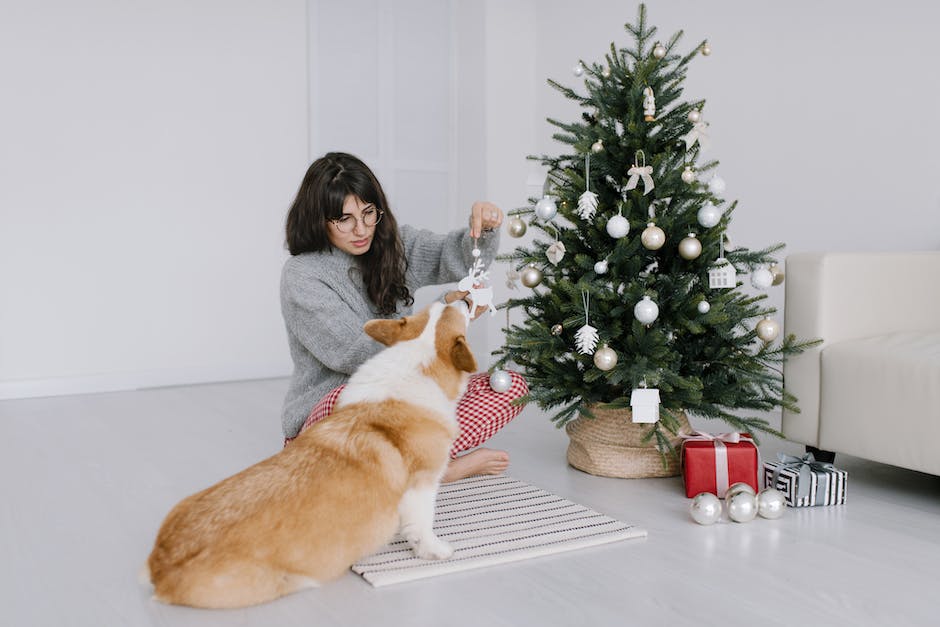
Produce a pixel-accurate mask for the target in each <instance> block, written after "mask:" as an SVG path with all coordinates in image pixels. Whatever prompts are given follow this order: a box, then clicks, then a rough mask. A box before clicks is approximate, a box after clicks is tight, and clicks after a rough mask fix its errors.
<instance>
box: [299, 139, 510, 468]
mask: <svg viewBox="0 0 940 627" xmlns="http://www.w3.org/2000/svg"><path fill="white" fill-rule="evenodd" d="M502 219H503V213H502V211H501V210H500V209H499V207H497V206H496V205H493V204H492V203H488V202H477V203H474V204H473V207H472V209H471V213H470V227H469V228H468V229H467V228H464V229H458V230H456V231H452V232H450V233H447V234H446V235H437V234H434V233H431V232H430V231H426V230H419V229H414V228H411V227H408V226H402V227H401V228H399V226H398V223H397V222H396V220H395V216H394V215H392V212H391V209H390V208H389V206H388V202H387V201H386V199H385V193H384V192H383V191H382V186H381V185H380V184H379V182H378V180H377V179H376V177H375V175H374V174H373V173H372V171H371V170H370V169H369V167H368V166H366V164H365V163H363V162H362V161H360V160H359V159H358V158H356V157H354V156H352V155H349V154H346V153H340V152H331V153H328V154H326V155H324V156H323V157H321V158H320V159H317V160H316V161H315V162H314V163H313V165H311V166H310V168H309V169H308V170H307V174H306V175H305V176H304V180H303V182H302V183H301V185H300V189H299V190H298V192H297V197H296V198H295V200H294V202H293V204H292V205H291V208H290V211H289V212H288V215H287V228H286V231H287V248H288V250H289V251H290V254H291V257H290V258H289V259H288V260H287V262H286V263H285V264H284V269H283V272H282V274H281V312H282V313H283V315H284V323H285V325H286V327H287V338H288V344H289V346H290V352H291V357H292V358H293V360H294V372H293V375H292V377H291V382H290V387H289V389H288V391H287V397H286V398H285V400H284V409H283V412H282V415H281V422H282V426H283V429H284V436H285V438H286V440H287V441H288V442H289V441H290V440H292V439H293V438H295V437H296V436H297V435H298V434H299V433H300V432H301V431H302V430H303V429H305V428H308V427H309V426H310V425H312V424H314V423H316V422H317V421H318V420H322V419H323V418H325V417H326V416H328V415H329V414H330V412H331V411H332V409H333V405H334V404H335V402H336V399H337V397H338V396H339V394H340V392H341V391H342V386H343V384H344V383H345V381H346V380H347V379H348V378H349V376H350V375H351V374H352V373H353V372H355V370H356V368H358V367H359V365H360V364H362V363H363V362H364V361H366V360H367V359H368V358H369V357H371V356H372V355H374V354H376V353H377V352H379V350H380V349H381V348H382V346H381V345H380V344H379V343H378V342H376V341H375V340H373V339H372V338H370V337H369V336H368V335H366V334H365V333H364V332H363V330H362V327H363V325H364V324H365V323H366V321H367V320H370V319H372V318H399V317H402V316H406V315H409V314H410V313H411V311H412V305H413V303H414V298H413V296H412V295H413V293H414V291H415V290H416V289H418V288H419V287H422V286H425V285H438V284H443V283H452V282H455V281H458V280H459V279H461V278H463V277H465V276H467V273H468V271H469V268H470V266H471V265H472V264H473V262H474V257H473V255H472V249H473V245H474V242H476V243H477V245H478V248H479V249H480V258H481V259H482V260H483V262H484V264H485V265H489V264H490V263H491V262H492V260H493V257H494V256H495V254H496V248H497V246H498V244H499V231H498V230H496V229H497V227H499V225H500V224H501V223H502ZM477 238H478V239H477ZM466 295H467V292H459V291H450V292H447V293H446V294H445V295H444V297H443V299H444V302H447V303H450V302H453V301H454V300H457V299H460V298H464V297H465V296H466ZM479 313H480V312H479V311H478V312H476V314H477V315H479ZM510 374H511V376H512V386H511V387H510V389H509V390H508V391H507V392H505V393H497V392H494V391H493V390H492V389H491V388H490V387H489V380H488V377H487V375H486V373H480V374H476V375H473V376H472V377H471V378H470V381H469V383H468V385H467V392H466V393H465V394H464V396H463V397H462V398H461V399H460V401H459V402H458V405H457V421H458V423H459V424H460V435H459V436H458V438H457V440H456V441H455V442H454V445H453V447H452V448H451V463H450V465H449V466H448V468H447V471H446V472H445V474H444V477H443V481H455V480H457V479H461V478H463V477H469V476H471V475H475V474H499V473H501V472H503V471H504V470H505V469H506V468H507V467H508V465H509V455H508V454H507V453H506V452H505V451H497V450H491V449H485V448H476V447H478V446H479V445H480V444H482V443H483V442H484V441H485V440H487V439H488V438H490V437H491V436H492V435H493V434H495V433H496V432H497V431H498V430H499V429H500V428H502V427H503V426H504V425H505V424H506V423H508V422H509V421H510V420H512V419H513V418H514V417H515V416H516V415H518V413H519V412H520V411H521V410H522V407H521V406H514V405H512V404H511V402H512V401H513V400H514V399H516V398H519V397H521V396H523V395H525V394H526V393H528V387H527V386H526V383H525V380H524V379H523V378H522V377H521V376H520V375H518V374H516V373H510ZM471 449H475V450H471ZM465 451H470V452H468V453H466V454H464V455H458V453H463V452H465Z"/></svg>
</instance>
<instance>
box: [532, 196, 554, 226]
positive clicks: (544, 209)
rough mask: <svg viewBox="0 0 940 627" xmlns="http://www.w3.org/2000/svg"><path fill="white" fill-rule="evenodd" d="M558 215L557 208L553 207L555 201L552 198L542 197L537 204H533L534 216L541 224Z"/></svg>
mask: <svg viewBox="0 0 940 627" xmlns="http://www.w3.org/2000/svg"><path fill="white" fill-rule="evenodd" d="M557 213H558V207H556V206H555V199H554V198H553V197H552V196H542V197H541V198H540V199H539V201H538V202H537V203H535V215H537V216H538V217H539V220H541V221H543V222H548V221H549V220H551V219H552V218H554V217H555V215H556V214H557Z"/></svg>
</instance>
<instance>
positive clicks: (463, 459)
mask: <svg viewBox="0 0 940 627" xmlns="http://www.w3.org/2000/svg"><path fill="white" fill-rule="evenodd" d="M507 468H509V453H507V452H506V451H496V450H493V449H491V448H478V449H476V450H475V451H470V452H469V453H467V454H466V455H461V456H460V457H455V458H454V459H452V460H450V463H449V464H448V465H447V470H445V471H444V476H443V477H442V478H441V482H442V483H449V482H451V481H457V480H458V479H465V478H466V477H471V476H473V475H498V474H500V473H502V472H505V470H506V469H507Z"/></svg>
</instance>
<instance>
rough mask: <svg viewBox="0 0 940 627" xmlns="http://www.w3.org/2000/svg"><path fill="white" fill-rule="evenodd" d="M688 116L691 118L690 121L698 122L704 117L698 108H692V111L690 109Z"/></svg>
mask: <svg viewBox="0 0 940 627" xmlns="http://www.w3.org/2000/svg"><path fill="white" fill-rule="evenodd" d="M688 118H689V122H698V121H699V120H701V119H702V114H701V112H699V110H698V109H692V110H691V111H689V115H688Z"/></svg>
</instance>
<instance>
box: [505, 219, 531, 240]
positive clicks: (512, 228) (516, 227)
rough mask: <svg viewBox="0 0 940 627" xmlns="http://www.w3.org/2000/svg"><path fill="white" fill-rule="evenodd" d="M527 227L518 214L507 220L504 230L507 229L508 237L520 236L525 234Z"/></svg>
mask: <svg viewBox="0 0 940 627" xmlns="http://www.w3.org/2000/svg"><path fill="white" fill-rule="evenodd" d="M527 228H528V227H527V226H526V223H525V220H523V219H522V218H520V217H518V216H516V217H514V218H512V219H511V220H509V223H508V224H507V225H506V230H507V231H509V236H510V237H522V236H523V235H525V232H526V229H527Z"/></svg>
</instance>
